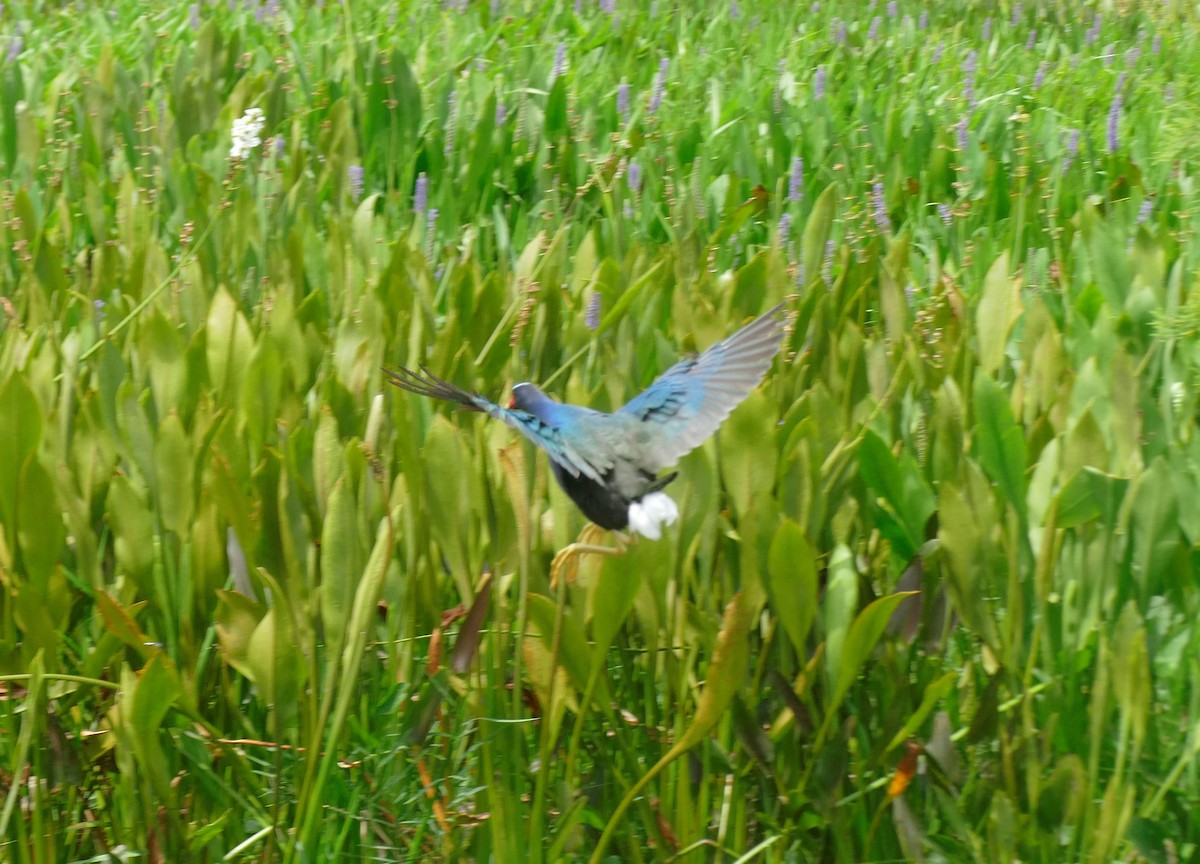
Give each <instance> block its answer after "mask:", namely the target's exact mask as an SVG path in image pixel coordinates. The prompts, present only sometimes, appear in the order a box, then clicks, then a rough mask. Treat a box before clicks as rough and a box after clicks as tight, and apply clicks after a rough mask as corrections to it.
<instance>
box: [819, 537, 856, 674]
mask: <svg viewBox="0 0 1200 864" xmlns="http://www.w3.org/2000/svg"><path fill="white" fill-rule="evenodd" d="M857 609H858V573H857V572H856V571H855V569H854V553H852V552H851V551H850V548H849V547H848V546H846V545H845V544H839V545H838V546H837V548H835V549H834V550H833V554H832V555H831V556H830V557H829V581H828V582H827V583H826V585H825V615H824V617H823V622H824V624H825V674H826V677H827V678H828V680H829V685H830V686H831V687H833V686H835V685H836V683H837V681H838V679H839V677H840V674H841V673H840V670H841V668H842V648H843V646H844V645H845V643H846V634H847V633H848V632H849V630H850V623H851V622H852V621H853V620H854V613H855V611H856V610H857Z"/></svg>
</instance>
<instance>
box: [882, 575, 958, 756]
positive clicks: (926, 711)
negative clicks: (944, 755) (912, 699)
mask: <svg viewBox="0 0 1200 864" xmlns="http://www.w3.org/2000/svg"><path fill="white" fill-rule="evenodd" d="M914 593H915V592H914ZM956 680H958V673H957V672H947V673H945V674H944V675H942V676H940V677H938V678H935V679H934V680H932V681H930V682H929V683H928V684H927V685H925V695H924V696H923V697H922V698H921V704H920V705H919V706H918V707H917V710H916V711H914V712H913V713H912V716H910V717H909V718H908V719H907V720H905V721H904V725H903V726H901V727H900V729H899V731H897V732H896V734H895V735H893V736H892V740H891V741H890V742H889V743H888V746H887V748H886V750H894V749H895V748H897V747H899V746H900V745H901V744H903V743H904V742H905V741H907V740H908V738H909V737H910V736H911V735H912V734H913V733H914V732H916V731H917V729H919V728H920V726H921V724H922V723H924V722H925V718H926V717H928V716H929V715H930V713H931V712H932V711H933V709H934V708H936V707H937V705H938V703H939V702H941V701H942V700H943V699H945V698H946V695H947V694H948V693H949V692H950V691H951V690H952V689H954V682H955V681H956Z"/></svg>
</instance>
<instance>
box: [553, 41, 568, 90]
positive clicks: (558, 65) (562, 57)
mask: <svg viewBox="0 0 1200 864" xmlns="http://www.w3.org/2000/svg"><path fill="white" fill-rule="evenodd" d="M566 71H567V43H565V42H559V43H558V48H556V49H555V50H554V70H553V71H552V72H551V73H550V83H552V84H553V83H554V82H555V81H557V80H558V79H559V78H560V77H561V76H562V74H563V73H564V72H566Z"/></svg>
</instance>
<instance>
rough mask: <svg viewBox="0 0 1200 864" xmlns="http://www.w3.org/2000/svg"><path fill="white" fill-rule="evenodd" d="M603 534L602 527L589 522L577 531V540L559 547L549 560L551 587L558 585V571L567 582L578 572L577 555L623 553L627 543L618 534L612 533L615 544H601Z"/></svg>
mask: <svg viewBox="0 0 1200 864" xmlns="http://www.w3.org/2000/svg"><path fill="white" fill-rule="evenodd" d="M604 534H605V530H604V529H603V528H601V527H600V526H599V525H596V524H594V523H592V522H589V523H588V524H587V525H585V526H584V528H583V530H582V531H580V532H579V539H578V540H576V541H575V542H574V543H572V544H570V545H569V546H564V547H563V548H562V549H560V550H559V551H558V554H557V555H555V556H554V560H553V561H552V562H550V586H551V587H552V588H557V587H558V578H559V574H560V573H561V574H562V575H563V576H564V577H565V578H566V580H567V581H568V582H570V581H573V580H574V579H575V575H576V573H578V572H579V557H580V556H581V555H624V554H625V549H626V546H627V543H626V541H625V539H624V538H623V537H622V536H621V535H620V534H617V533H614V534H613V536H614V537H615V538H616V541H617V545H616V546H601V545H600V542H599V541H600V540H601V538H603V536H604ZM564 571H565V572H564Z"/></svg>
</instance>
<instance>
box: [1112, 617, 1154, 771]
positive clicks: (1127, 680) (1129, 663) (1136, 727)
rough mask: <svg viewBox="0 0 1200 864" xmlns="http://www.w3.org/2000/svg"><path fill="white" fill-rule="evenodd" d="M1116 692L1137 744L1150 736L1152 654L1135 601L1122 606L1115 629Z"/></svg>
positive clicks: (1113, 674) (1140, 743) (1114, 680)
mask: <svg viewBox="0 0 1200 864" xmlns="http://www.w3.org/2000/svg"><path fill="white" fill-rule="evenodd" d="M1111 658H1112V683H1113V695H1114V696H1116V699H1117V707H1118V708H1119V709H1120V711H1121V715H1122V718H1123V720H1124V721H1125V722H1127V723H1129V726H1130V728H1131V729H1132V730H1133V742H1134V747H1135V748H1140V747H1141V745H1142V741H1144V740H1145V738H1146V723H1147V718H1148V717H1149V714H1150V702H1151V694H1150V684H1151V681H1152V679H1151V676H1150V657H1149V653H1148V651H1147V647H1146V628H1145V625H1144V624H1143V623H1142V617H1141V616H1140V615H1139V614H1138V611H1137V607H1136V605H1135V603H1134V601H1132V600H1130V601H1129V602H1128V603H1126V604H1125V606H1124V608H1122V609H1121V617H1120V618H1118V619H1117V626H1116V630H1115V632H1114V633H1113V649H1112V655H1111Z"/></svg>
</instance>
